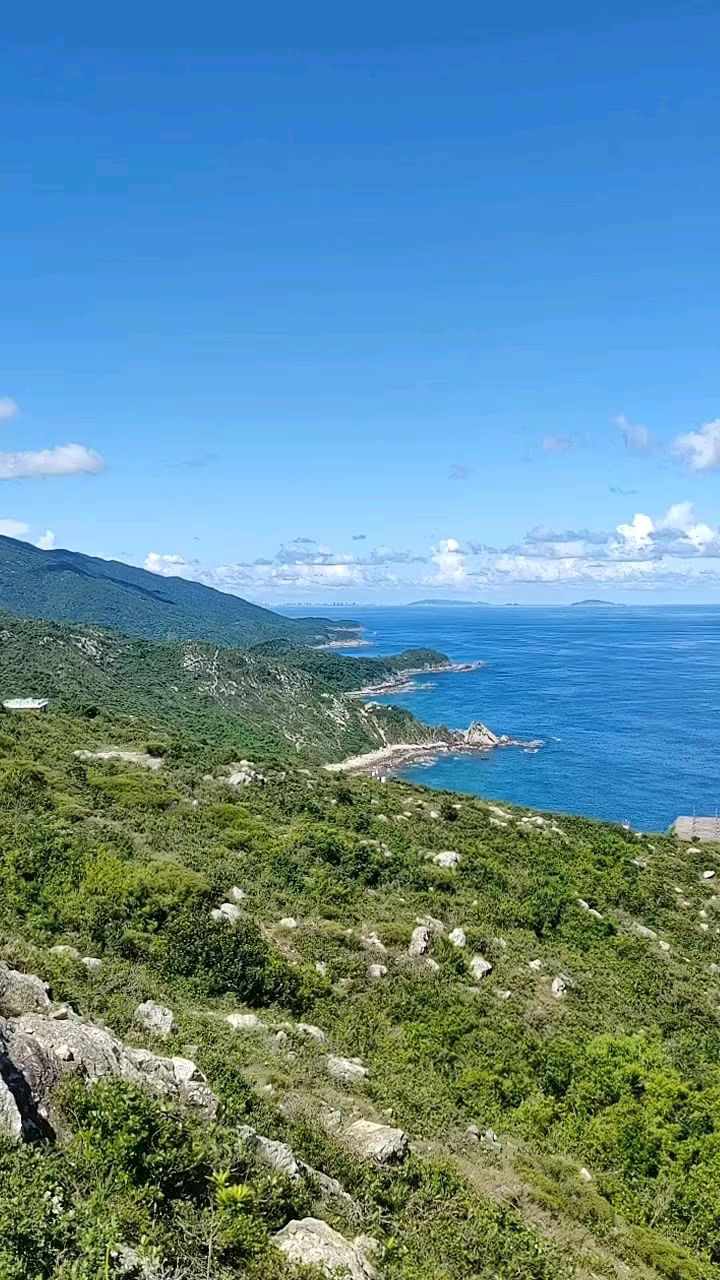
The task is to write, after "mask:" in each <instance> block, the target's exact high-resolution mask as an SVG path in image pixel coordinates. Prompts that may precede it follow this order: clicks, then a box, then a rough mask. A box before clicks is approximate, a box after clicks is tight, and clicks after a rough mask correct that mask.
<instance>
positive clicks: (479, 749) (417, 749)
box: [323, 722, 545, 775]
mask: <svg viewBox="0 0 720 1280" xmlns="http://www.w3.org/2000/svg"><path fill="white" fill-rule="evenodd" d="M446 732H447V735H448V736H447V737H446V738H429V739H428V740H427V741H425V742H389V743H388V744H387V745H386V746H384V747H377V748H376V750H374V751H365V752H363V753H362V754H361V755H356V756H348V757H347V758H346V759H345V760H339V761H333V762H331V763H330V764H326V765H324V766H323V767H324V769H325V770H326V771H327V772H328V773H358V774H368V775H373V774H376V773H378V772H379V770H380V767H381V766H383V765H384V766H385V767H386V769H387V771H388V772H392V771H393V770H394V769H399V768H400V767H401V765H404V764H407V763H408V761H410V760H432V759H434V758H435V756H439V755H451V756H456V755H457V756H459V755H482V756H486V755H488V754H489V752H490V751H493V750H494V749H495V748H496V747H516V748H517V749H518V750H520V751H539V750H540V748H541V747H544V746H545V743H544V742H543V741H542V739H540V738H532V739H530V740H529V741H523V740H521V739H519V738H509V737H508V736H507V734H502V735H500V736H498V734H496V733H493V731H492V729H488V727H487V725H484V724H481V723H479V722H475V723H473V724H471V725H470V728H469V729H448V730H446Z"/></svg>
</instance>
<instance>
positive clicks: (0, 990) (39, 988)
mask: <svg viewBox="0 0 720 1280" xmlns="http://www.w3.org/2000/svg"><path fill="white" fill-rule="evenodd" d="M51 1003H52V1001H51V1000H50V996H49V994H48V985H47V983H46V982H43V980H42V978H38V977H36V976H35V974H34V973H19V972H18V970H17V969H8V968H7V967H6V966H5V965H0V1014H2V1015H3V1016H4V1017H7V1018H14V1017H19V1016H20V1015H21V1014H23V1013H42V1012H43V1011H44V1010H46V1009H49V1008H50V1005H51Z"/></svg>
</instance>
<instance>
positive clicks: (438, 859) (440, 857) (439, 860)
mask: <svg viewBox="0 0 720 1280" xmlns="http://www.w3.org/2000/svg"><path fill="white" fill-rule="evenodd" d="M433 862H434V863H435V866H436V867H444V868H445V869H446V870H449V869H450V868H451V867H456V866H457V865H458V863H459V862H460V854H459V853H457V851H456V850H455V849H443V850H442V852H441V853H436V854H435V856H434V858H433Z"/></svg>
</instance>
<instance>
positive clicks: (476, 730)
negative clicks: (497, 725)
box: [464, 720, 500, 807]
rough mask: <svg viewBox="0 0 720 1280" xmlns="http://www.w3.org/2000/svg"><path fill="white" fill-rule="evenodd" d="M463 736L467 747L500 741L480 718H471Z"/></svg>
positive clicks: (483, 745)
mask: <svg viewBox="0 0 720 1280" xmlns="http://www.w3.org/2000/svg"><path fill="white" fill-rule="evenodd" d="M464 738H465V742H466V743H467V745H468V746H469V747H496V746H497V745H498V743H499V741H500V739H499V738H498V736H497V734H496V733H493V731H492V729H488V727H487V725H486V724H482V723H481V721H480V720H473V722H472V724H471V725H470V728H469V729H466V730H465V733H464ZM489 807H490V806H489Z"/></svg>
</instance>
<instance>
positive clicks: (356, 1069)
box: [326, 1054, 368, 1084]
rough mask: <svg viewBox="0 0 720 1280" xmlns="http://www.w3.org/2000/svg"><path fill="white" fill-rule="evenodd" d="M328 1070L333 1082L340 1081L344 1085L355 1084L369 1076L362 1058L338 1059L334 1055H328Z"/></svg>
mask: <svg viewBox="0 0 720 1280" xmlns="http://www.w3.org/2000/svg"><path fill="white" fill-rule="evenodd" d="M326 1070H327V1073H328V1075H329V1076H330V1078H331V1080H339V1081H340V1082H341V1083H342V1084H355V1083H356V1082H357V1081H358V1080H364V1079H365V1077H366V1076H367V1074H368V1069H367V1067H365V1066H363V1063H362V1061H361V1059H360V1058H336V1057H334V1056H333V1055H332V1054H329V1055H328V1059H327V1063H326Z"/></svg>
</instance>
